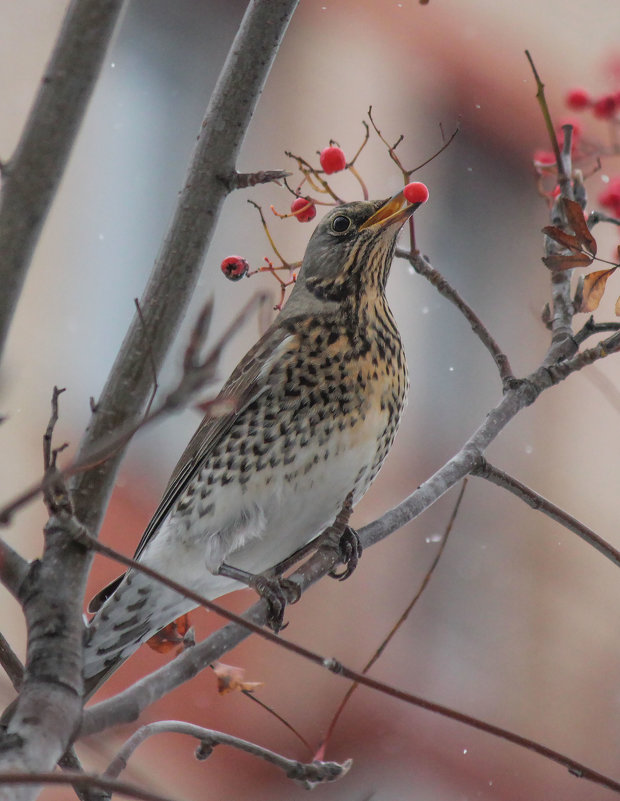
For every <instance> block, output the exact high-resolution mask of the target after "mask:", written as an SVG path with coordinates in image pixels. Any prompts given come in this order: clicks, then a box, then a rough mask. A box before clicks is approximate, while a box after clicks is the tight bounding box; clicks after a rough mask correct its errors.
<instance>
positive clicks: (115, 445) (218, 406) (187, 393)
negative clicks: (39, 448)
mask: <svg viewBox="0 0 620 801" xmlns="http://www.w3.org/2000/svg"><path fill="white" fill-rule="evenodd" d="M268 300H269V295H268V294H267V293H266V292H258V293H256V294H255V295H253V296H252V297H251V298H250V300H249V301H248V302H247V303H246V304H245V306H244V307H243V308H242V309H241V311H240V312H239V313H238V314H237V315H236V316H235V317H234V318H233V320H232V322H231V323H230V324H229V325H228V326H227V328H226V330H225V331H224V332H223V334H221V336H220V337H219V338H218V340H217V341H216V342H215V343H214V344H213V346H212V347H211V348H210V349H209V351H208V353H207V355H206V356H205V357H204V359H203V360H202V361H200V360H198V359H197V358H196V353H197V349H198V347H199V344H198V339H199V338H200V337H199V334H198V333H197V330H196V328H195V329H194V331H193V332H192V334H191V335H190V342H189V344H188V346H187V348H188V349H187V351H186V354H185V363H186V365H185V366H186V369H185V370H184V372H183V374H182V376H181V378H180V379H179V383H178V384H177V386H176V387H175V388H174V389H172V390H171V391H170V392H169V393H168V395H167V396H166V398H165V399H164V400H163V401H162V404H161V405H160V406H158V407H157V409H155V411H153V412H151V413H150V414H147V415H146V416H144V417H142V418H141V419H140V420H139V421H138V422H137V423H132V424H131V425H129V426H127V427H126V428H124V429H121V430H120V431H118V430H117V431H113V432H111V433H109V434H108V435H107V436H104V437H102V439H101V440H100V441H99V442H94V443H93V447H92V450H91V451H90V452H88V451H86V452H83V453H82V455H81V456H78V457H77V458H76V460H75V461H74V462H72V463H71V464H69V465H67V466H66V467H65V468H63V469H62V470H58V471H56V472H54V473H53V474H48V475H46V476H44V478H43V480H42V481H39V482H38V483H36V484H33V485H32V486H31V487H29V488H28V489H27V490H25V491H24V492H22V493H21V494H20V495H18V496H17V497H16V498H14V499H13V500H12V501H11V502H10V503H8V504H7V505H6V506H4V507H2V508H0V526H1V525H7V524H8V523H9V522H10V521H11V519H12V517H13V515H14V514H15V513H16V512H17V511H19V509H21V508H22V507H23V506H25V505H26V504H27V503H29V502H30V501H32V500H33V499H34V498H36V497H37V495H39V493H40V492H45V490H46V489H47V488H48V487H49V486H50V483H51V482H52V481H54V480H56V479H67V478H70V477H71V476H76V475H79V474H80V473H82V472H84V471H85V470H90V469H92V468H93V467H97V466H99V465H102V464H104V463H105V462H106V461H107V460H109V459H111V458H112V457H113V456H115V455H116V454H117V453H118V451H119V450H120V449H121V448H123V447H124V446H125V445H126V444H127V443H128V442H129V440H130V439H131V438H132V437H133V436H134V435H135V434H136V433H137V432H138V431H140V430H141V429H143V428H146V427H147V426H150V425H152V424H153V423H154V422H156V421H158V420H160V419H161V418H162V417H164V416H166V415H168V414H171V413H172V412H174V411H177V410H178V409H181V408H185V407H186V406H187V405H188V404H189V403H190V402H191V401H192V399H193V398H194V397H195V395H196V394H197V393H198V392H199V391H201V390H203V389H204V388H205V387H206V386H207V385H208V384H209V382H211V381H212V380H214V378H215V372H216V368H217V363H218V360H219V358H220V356H221V353H222V350H223V349H224V347H225V346H226V345H227V344H228V343H229V342H230V339H231V338H232V337H233V336H234V335H235V334H236V332H237V331H238V329H239V328H240V327H241V326H242V325H244V323H245V322H246V320H247V318H248V316H249V315H250V314H251V312H252V311H253V310H254V308H255V307H259V309H260V308H261V307H262V306H264V304H265V303H266V302H267V301H268ZM209 303H210V301H209V302H208V304H207V306H208V305H209ZM196 327H197V328H202V329H203V330H204V319H203V315H200V316H199V318H198V321H197V323H196ZM232 406H233V401H232V400H231V399H228V400H226V401H221V400H218V399H217V398H215V399H213V400H211V401H207V402H205V403H203V404H202V409H203V411H204V412H205V413H206V412H209V413H210V414H212V415H213V416H217V415H219V414H226V413H228V412H230V411H231V410H232Z"/></svg>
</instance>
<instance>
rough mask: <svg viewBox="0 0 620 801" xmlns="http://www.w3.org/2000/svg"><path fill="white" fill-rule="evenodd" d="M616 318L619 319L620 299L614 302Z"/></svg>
mask: <svg viewBox="0 0 620 801" xmlns="http://www.w3.org/2000/svg"><path fill="white" fill-rule="evenodd" d="M616 317H620V298H618V300H617V301H616Z"/></svg>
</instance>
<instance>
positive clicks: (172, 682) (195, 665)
mask: <svg viewBox="0 0 620 801" xmlns="http://www.w3.org/2000/svg"><path fill="white" fill-rule="evenodd" d="M317 556H319V553H317V555H315V557H313V559H311V560H309V562H308V563H307V565H309V564H310V563H311V562H312V561H313V560H315V561H316V558H317ZM307 565H306V566H305V567H306V575H305V578H306V579H308V578H310V580H311V578H312V571H308V570H307ZM315 566H316V565H315ZM328 569H329V568H326V567H325V565H322V566H321V567H320V568H319V569H318V572H321V573H322V574H325V573H326V572H327V571H328ZM299 572H300V571H297V574H296V575H299ZM243 617H244V618H245V619H247V620H249V619H252V620H253V622H254V623H256V622H258V621H260V620H261V619H262V620H264V619H265V617H266V610H265V607H264V604H263V602H262V601H260V602H258V603H257V604H254V606H252V607H251V608H250V609H249V610H248V611H247V612H246V613H245V614H244V616H243ZM248 634H249V632H248V631H247V629H244V628H242V627H240V626H237V625H234V624H228V625H227V626H225V627H224V628H222V629H220V630H219V631H217V632H215V634H213V635H211V636H210V637H209V638H208V639H207V640H205V641H203V642H202V643H199V644H198V645H196V646H194V647H193V648H190V649H188V650H187V651H185V652H184V653H182V654H180V655H179V656H178V657H177V658H176V659H175V660H173V661H172V662H170V663H169V664H168V665H166V666H165V667H163V668H160V669H159V670H157V671H155V672H154V673H151V674H150V675H149V676H147V677H145V678H143V679H141V680H139V681H138V682H136V683H135V684H133V685H132V687H130V688H129V689H128V690H125V691H124V692H121V693H119V694H118V695H116V696H115V697H114V698H111V699H110V700H108V701H103V702H102V703H100V704H97V705H96V706H94V707H93V708H92V709H89V710H86V712H85V713H84V717H83V721H82V729H81V730H80V732H79V735H78V736H80V737H81V736H85V735H87V734H94V733H96V732H98V731H101V730H102V729H104V728H107V727H108V726H110V725H115V724H117V723H121V722H130V721H132V720H135V719H136V718H137V717H138V716H139V715H140V713H141V712H142V711H143V710H144V709H145V708H146V707H147V706H148V705H149V704H150V703H152V702H153V701H155V700H157V699H158V698H160V697H161V694H162V693H163V692H167V691H169V690H170V689H172V688H173V687H174V686H178V685H179V684H181V683H183V681H187V680H188V679H189V678H192V677H193V676H195V675H196V674H197V673H198V672H199V671H200V670H201V669H203V668H205V667H206V666H207V664H209V663H210V662H211V661H213V660H214V659H217V658H218V656H219V655H221V654H222V653H223V652H224V650H228V649H230V648H232V647H234V645H236V644H238V643H239V642H241V641H242V640H243V639H245V637H247V636H248ZM274 639H276V640H278V638H274ZM279 642H280V644H281V645H282V646H284V647H287V648H290V649H291V650H294V651H295V652H296V653H298V654H300V655H302V656H305V657H306V658H309V659H311V660H312V661H313V662H315V663H316V664H318V665H321V666H322V667H324V668H326V669H327V670H329V671H330V672H332V673H335V674H337V675H339V676H343V677H344V678H347V679H350V680H353V681H356V682H358V683H359V684H362V685H364V686H366V687H369V688H371V689H373V690H376V691H379V692H382V693H384V694H386V695H389V696H391V697H392V698H396V699H398V700H400V701H404V702H405V703H408V704H412V705H414V706H418V707H421V708H422V709H426V710H427V711H429V712H434V713H435V714H439V715H442V716H443V717H447V718H449V719H451V720H456V721H458V722H459V723H462V724H464V725H466V726H471V727H472V728H476V729H479V730H480V731H484V732H486V733H487V734H490V735H492V736H495V737H499V738H500V739H503V740H506V741H508V742H510V743H512V744H513V745H517V746H519V747H521V748H525V749H527V750H529V751H533V752H534V753H536V754H539V755H540V756H542V757H544V758H546V759H549V760H551V761H553V762H556V763H558V764H560V765H562V766H563V767H565V768H567V769H568V770H569V771H570V772H571V773H572V774H573V775H575V776H578V777H580V778H584V779H587V780H588V781H592V782H594V783H597V784H600V785H602V786H604V787H607V788H608V789H610V790H614V791H615V792H620V782H617V781H615V780H614V779H612V778H610V777H609V776H605V775H604V774H601V773H598V772H597V771H595V770H592V769H591V768H589V767H588V766H587V765H584V764H582V763H580V762H577V761H576V760H574V759H571V758H570V757H567V756H565V755H564V754H561V753H559V752H558V751H554V750H553V749H551V748H548V747H547V746H545V745H542V744H540V743H537V742H535V741H534V740H530V739H529V738H527V737H522V736H521V735H519V734H515V733H513V732H511V731H508V730H507V729H502V728H500V727H499V726H495V725H493V724H490V723H486V722H485V721H481V720H479V719H478V718H474V717H472V716H471V715H467V714H464V713H462V712H458V711H456V710H454V709H451V708H449V707H446V706H443V705H441V704H437V703H435V702H433V701H429V700H427V699H424V698H421V697H420V696H416V695H412V694H411V693H407V692H404V691H402V690H399V689H397V688H395V687H392V686H390V685H387V684H385V683H383V682H380V681H377V680H376V679H372V678H370V677H369V676H365V675H363V674H361V673H357V672H356V671H353V670H350V669H349V668H347V667H345V666H344V665H342V664H341V663H340V662H338V661H337V660H335V659H329V658H325V657H321V656H320V655H318V654H314V653H313V652H311V651H307V650H306V649H302V648H300V646H297V645H294V646H293V644H292V643H286V642H285V641H283V640H281V638H280V639H279ZM291 646H292V648H291Z"/></svg>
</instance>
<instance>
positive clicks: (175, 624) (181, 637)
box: [146, 615, 190, 654]
mask: <svg viewBox="0 0 620 801" xmlns="http://www.w3.org/2000/svg"><path fill="white" fill-rule="evenodd" d="M189 628H190V624H189V615H181V617H179V618H177V619H176V620H173V621H172V623H168V625H167V626H164V628H163V629H160V630H159V631H158V632H157V634H153V636H152V637H151V638H150V639H148V640H147V641H146V644H147V645H148V646H149V648H152V649H153V650H154V651H157V652H158V653H160V654H167V653H169V652H170V651H172V650H173V649H176V650H179V646H181V650H182V647H183V645H184V644H185V637H186V636H187V633H188V631H189Z"/></svg>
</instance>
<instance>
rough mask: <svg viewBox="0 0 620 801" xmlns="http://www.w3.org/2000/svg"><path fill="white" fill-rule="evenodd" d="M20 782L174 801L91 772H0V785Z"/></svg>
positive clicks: (149, 799)
mask: <svg viewBox="0 0 620 801" xmlns="http://www.w3.org/2000/svg"><path fill="white" fill-rule="evenodd" d="M20 784H22V785H23V784H34V785H37V784H49V785H54V784H60V785H66V784H70V785H73V786H74V787H84V788H86V787H89V788H91V787H92V788H95V787H96V788H99V789H101V790H107V791H108V792H109V793H110V794H111V793H119V794H120V795H126V796H128V797H129V798H137V799H138V800H139V801H175V799H173V798H171V797H170V796H168V795H161V794H160V793H155V792H153V791H151V790H143V789H142V788H141V787H137V786H136V785H135V784H129V782H123V781H117V780H116V779H105V778H103V777H102V776H97V775H95V774H92V773H77V772H76V773H70V772H68V771H67V772H66V773H43V772H41V773H25V772H24V773H17V772H13V773H4V772H0V787H2V785H5V786H6V785H20Z"/></svg>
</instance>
